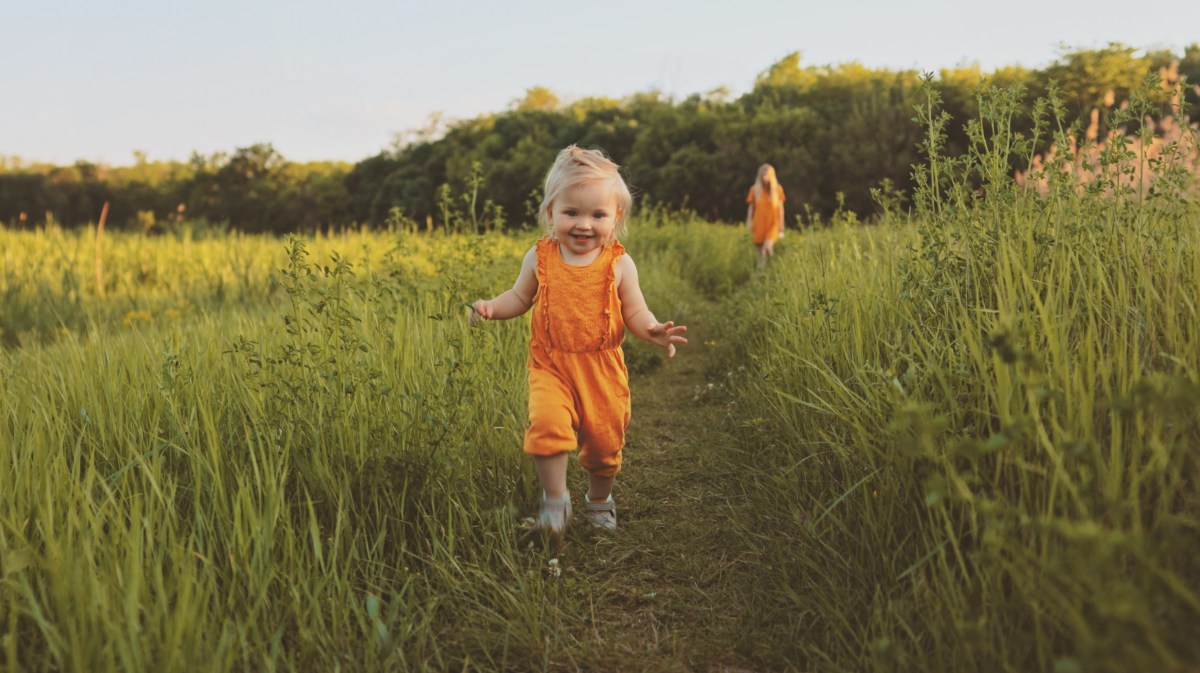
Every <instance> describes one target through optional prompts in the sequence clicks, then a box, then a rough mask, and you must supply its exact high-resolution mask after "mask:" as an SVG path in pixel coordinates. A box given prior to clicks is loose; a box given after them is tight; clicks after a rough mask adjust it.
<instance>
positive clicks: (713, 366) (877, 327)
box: [0, 92, 1200, 673]
mask: <svg viewBox="0 0 1200 673" xmlns="http://www.w3.org/2000/svg"><path fill="white" fill-rule="evenodd" d="M1006 96H1008V97H1007V98H1006ZM1012 96H1015V94H1014V93H1012V92H1009V93H1007V94H1004V93H1003V92H1001V93H998V94H996V97H995V98H994V99H989V100H988V101H985V102H986V103H987V105H986V106H983V107H984V109H986V110H988V111H989V113H988V114H989V115H990V116H986V115H985V116H983V117H981V119H983V122H981V123H987V122H998V125H995V126H991V127H989V129H988V130H987V131H986V132H984V130H982V127H981V126H979V125H976V126H975V127H971V126H968V135H970V136H971V137H972V138H973V142H974V143H975V144H974V145H973V147H974V148H975V150H974V152H973V153H969V154H968V155H966V156H965V157H962V158H946V157H943V156H941V155H940V153H939V138H940V137H943V133H944V126H945V123H946V122H945V120H944V119H942V118H940V117H939V116H938V115H937V114H936V113H935V109H936V102H937V101H936V98H935V97H931V99H930V107H929V109H928V112H927V113H926V114H923V115H921V116H920V118H921V120H922V122H923V124H924V125H925V127H926V131H927V139H926V143H925V145H924V152H925V156H926V161H925V163H923V164H922V165H921V166H918V167H917V172H916V176H917V183H918V185H919V186H920V189H919V190H918V192H917V193H916V194H915V195H914V204H913V205H914V207H913V209H912V210H910V211H901V210H899V209H896V208H894V207H890V206H888V207H885V210H884V213H883V214H882V215H881V216H880V217H879V218H878V221H876V222H873V223H872V224H870V225H863V224H861V223H859V222H857V221H856V219H855V218H854V217H853V216H852V215H850V214H848V213H839V214H838V215H837V216H835V217H834V219H833V221H832V222H831V223H829V226H828V227H824V228H819V229H811V230H808V231H804V232H801V231H796V230H792V231H791V232H790V233H789V234H788V235H787V237H786V238H785V239H784V240H783V241H782V243H781V246H780V253H779V255H778V256H777V258H776V260H775V262H774V263H773V264H772V266H771V267H770V268H769V269H768V270H767V271H765V272H755V271H754V270H753V267H754V265H753V260H752V250H751V248H750V246H749V243H748V242H747V241H746V239H745V235H744V233H743V232H742V231H741V229H740V228H739V227H734V226H728V225H721V224H712V223H706V222H702V221H699V220H698V219H696V218H694V217H691V216H688V215H686V214H676V215H669V214H664V213H661V212H656V211H647V212H644V213H642V214H641V215H640V216H639V217H638V218H637V219H635V220H634V221H633V222H632V223H631V226H630V229H631V234H630V236H629V238H628V240H627V241H626V246H627V248H628V249H629V251H630V253H631V255H632V256H633V257H634V259H635V260H636V262H637V264H638V266H639V269H640V272H641V277H642V285H643V287H644V288H645V289H646V291H647V299H648V301H649V303H650V305H651V306H652V307H653V308H654V310H655V312H656V313H657V314H658V315H659V316H660V317H666V316H670V317H672V318H674V319H676V320H678V321H679V322H682V323H684V324H687V325H689V326H690V327H691V328H692V330H693V331H692V335H693V343H692V344H689V346H688V347H687V348H685V349H684V350H683V351H682V352H681V354H680V356H679V357H678V358H677V359H676V360H674V361H671V362H666V361H664V359H663V358H662V356H661V355H660V354H659V353H657V352H655V351H653V350H652V349H650V348H649V347H646V346H645V345H644V344H629V348H628V352H627V359H628V361H629V364H630V369H631V371H632V373H633V392H634V414H635V422H634V423H635V424H634V426H633V427H632V428H631V438H630V448H629V451H628V454H629V461H630V462H629V465H628V468H627V474H623V475H622V477H621V478H619V479H618V490H617V497H618V499H619V501H620V502H622V503H625V505H623V507H624V509H623V510H622V516H623V520H622V529H621V531H620V532H619V533H618V534H617V535H616V536H605V535H600V534H596V533H594V532H591V531H588V530H585V529H584V527H583V526H576V528H574V529H572V531H571V534H570V536H569V538H568V542H567V545H566V547H565V549H562V550H558V551H552V550H549V549H547V548H545V547H544V546H543V545H541V544H540V541H539V540H537V539H536V538H535V537H531V536H529V535H528V534H527V532H526V529H525V527H524V523H523V519H524V518H525V517H527V516H530V515H531V514H532V513H533V512H534V511H535V508H536V500H537V497H538V488H537V484H536V480H535V478H534V475H533V471H532V469H531V468H530V466H529V465H528V464H527V462H526V460H525V459H524V457H523V456H522V455H521V453H520V449H519V447H520V438H521V433H522V430H523V427H524V422H525V408H524V395H525V391H524V385H525V379H524V369H523V365H524V361H525V349H526V348H527V346H526V343H527V327H526V325H525V321H524V320H517V321H511V322H508V323H492V324H487V325H485V326H483V327H481V328H477V329H471V328H470V327H468V325H467V322H466V319H465V317H466V316H465V313H466V309H465V305H466V303H467V302H469V301H471V300H472V299H475V298H478V297H482V296H491V295H493V294H495V293H496V292H497V291H498V290H499V289H502V288H504V287H506V286H507V285H508V284H510V283H511V282H512V278H513V277H514V274H515V272H516V269H517V267H518V265H519V260H520V257H521V255H522V254H523V253H524V251H525V250H527V249H528V247H529V245H530V244H531V243H532V242H533V240H535V239H536V237H537V235H538V234H537V232H535V231H532V230H524V231H517V232H511V233H488V234H482V235H479V234H452V235H451V234H445V233H436V232H435V233H425V232H419V233H418V232H415V231H413V230H412V229H410V228H403V227H401V228H397V229H393V230H390V231H349V232H343V233H336V234H329V235H320V236H317V237H314V238H311V239H307V240H306V239H300V238H294V237H292V238H287V239H279V238H272V237H263V236H246V235H238V234H220V235H214V236H209V237H192V236H188V235H186V234H184V235H171V236H159V237H145V236H142V235H140V234H132V233H120V234H114V233H111V232H109V233H105V235H104V239H103V241H102V243H101V245H102V248H101V250H102V252H101V256H102V263H101V271H100V273H99V274H97V270H96V232H95V231H94V230H88V229H83V230H74V231H65V230H61V229H56V228H45V229H40V230H37V231H32V232H17V231H8V230H0V250H2V252H0V257H2V258H3V266H2V268H0V311H2V313H0V316H2V318H3V325H2V327H3V329H4V332H3V335H0V339H3V343H4V347H3V350H0V400H2V404H0V410H2V411H0V414H2V415H0V419H2V420H0V456H2V457H3V459H0V625H2V626H0V629H2V630H3V634H4V635H3V638H2V641H0V650H2V651H0V662H3V667H4V668H5V669H6V670H11V671H43V670H47V671H48V670H71V671H142V670H213V671H228V670H256V671H257V670H481V671H490V670H515V671H525V670H552V671H557V670H705V671H708V670H736V671H758V670H823V671H843V670H855V671H909V670H928V671H967V670H975V671H1030V670H1044V671H1055V672H1056V673H1072V672H1074V671H1114V672H1116V671H1141V670H1146V671H1189V670H1194V667H1195V665H1196V662H1197V661H1200V565H1198V564H1197V563H1196V559H1197V558H1200V530H1198V528H1200V488H1198V486H1197V484H1200V452H1198V450H1197V449H1198V447H1200V419H1198V415H1197V413H1196V409H1197V407H1198V406H1200V314H1198V307H1197V303H1198V299H1197V298H1198V297H1200V253H1198V250H1200V226H1198V225H1200V208H1198V207H1197V204H1196V202H1195V200H1194V192H1189V191H1188V189H1189V187H1188V185H1187V184H1186V183H1184V182H1182V181H1179V180H1176V177H1177V175H1176V174H1175V173H1172V172H1171V171H1169V170H1163V171H1160V173H1158V175H1160V176H1162V177H1161V178H1155V179H1152V180H1150V181H1149V182H1148V187H1149V188H1151V189H1152V190H1153V191H1152V192H1151V195H1147V193H1145V192H1142V191H1139V190H1140V189H1141V188H1140V187H1139V186H1138V185H1140V184H1141V183H1137V184H1134V183H1132V182H1130V181H1127V180H1125V181H1123V180H1122V179H1121V176H1127V175H1128V173H1126V172H1125V171H1126V170H1127V169H1129V168H1130V167H1133V169H1134V170H1136V167H1137V165H1138V163H1139V158H1138V157H1137V156H1129V155H1128V154H1123V153H1121V152H1119V151H1114V152H1111V153H1109V154H1107V155H1105V157H1104V158H1103V161H1104V162H1106V163H1104V165H1103V167H1104V168H1105V169H1107V170H1100V171H1089V174H1088V175H1089V177H1088V182H1087V183H1086V184H1080V183H1079V181H1077V180H1076V178H1075V176H1074V175H1073V174H1072V172H1071V170H1070V166H1069V165H1065V164H1064V163H1063V162H1064V161H1066V160H1065V159H1064V157H1066V156H1067V154H1068V153H1067V152H1066V151H1065V150H1064V151H1063V152H1062V153H1061V154H1060V155H1059V159H1058V162H1059V163H1057V164H1056V163H1054V162H1053V161H1051V162H1048V164H1047V166H1046V168H1045V171H1046V172H1045V174H1043V175H1041V176H1039V177H1040V179H1041V182H1040V183H1039V184H1043V185H1044V186H1045V189H1043V190H1034V189H1027V188H1024V187H1022V186H1020V185H1018V184H1016V182H1015V181H1014V180H1013V179H1012V177H1011V175H1009V173H1008V171H1007V170H1006V167H1007V166H1008V165H1009V164H1010V159H1011V154H1012V153H1014V152H1018V153H1019V152H1028V153H1032V151H1033V150H1032V147H1033V144H1032V143H1030V142H1028V139H1023V138H1018V137H1012V136H1005V133H1004V128H1005V127H1004V126H1003V124H1002V122H1003V118H1004V114H1005V111H1006V110H1011V109H1012V108H1011V107H1006V106H1008V105H1009V102H1011V100H1013V98H1012ZM972 129H973V130H974V131H976V133H975V135H971V132H972ZM1035 130H1041V131H1044V132H1045V133H1047V134H1051V135H1054V137H1055V142H1056V143H1061V144H1062V145H1063V146H1065V145H1066V143H1067V134H1066V133H1064V132H1062V131H1059V132H1057V133H1055V131H1054V130H1053V127H1052V126H1035ZM1113 142H1114V143H1118V142H1119V141H1118V140H1114V141H1113ZM1114 146H1115V145H1114ZM1169 160H1170V156H1169V155H1168V156H1167V157H1166V159H1164V160H1163V161H1164V162H1167V163H1165V164H1164V166H1165V167H1166V168H1169V167H1170V166H1169V165H1168V164H1169ZM1142 163H1144V162H1142ZM891 205H893V206H894V204H891ZM885 206H886V204H885ZM689 358H691V360H690V361H689ZM639 409H645V410H646V411H645V412H641V416H639V413H640V412H639ZM643 456H644V457H645V458H642V457H643ZM639 461H640V462H639ZM572 478H573V479H574V480H576V481H577V480H578V470H576V471H575V472H574V473H573V477H572ZM578 485H579V484H578V483H576V486H578ZM576 492H577V493H579V492H582V491H581V490H576Z"/></svg>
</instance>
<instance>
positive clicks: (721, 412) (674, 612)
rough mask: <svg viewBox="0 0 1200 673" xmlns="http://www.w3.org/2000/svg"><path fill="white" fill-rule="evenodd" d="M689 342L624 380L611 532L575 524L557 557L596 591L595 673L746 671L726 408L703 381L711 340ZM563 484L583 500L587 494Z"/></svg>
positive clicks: (742, 574)
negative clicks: (627, 386) (626, 392)
mask: <svg viewBox="0 0 1200 673" xmlns="http://www.w3.org/2000/svg"><path fill="white" fill-rule="evenodd" d="M695 308H701V307H699V306H697V307H695ZM703 308H705V309H711V307H709V306H704V307H703ZM690 313H692V314H693V315H712V313H713V311H711V310H700V311H697V310H693V311H691V312H690ZM688 338H689V343H688V345H687V346H684V347H683V348H682V349H681V351H680V353H679V355H677V356H676V358H675V359H673V360H670V361H668V362H666V363H665V364H664V365H663V366H661V367H659V368H657V369H655V370H654V371H651V372H649V373H646V374H642V375H635V376H633V377H632V381H631V387H632V394H633V420H632V422H631V424H630V428H629V433H628V438H627V448H626V450H625V462H624V467H623V470H622V472H621V475H620V476H619V477H618V478H617V485H616V489H615V497H616V500H617V507H618V515H619V518H620V530H619V531H618V532H617V534H616V535H611V534H606V533H602V532H599V531H595V530H592V529H591V527H590V526H588V525H587V523H586V521H584V520H583V518H582V517H580V516H578V515H577V516H576V520H575V527H574V530H573V531H572V535H571V536H570V537H569V539H568V545H567V546H566V547H565V548H564V549H563V556H564V559H563V561H564V562H565V565H566V567H567V568H568V569H569V570H568V571H569V572H573V573H577V574H578V575H579V577H580V579H584V578H586V580H585V581H587V582H589V583H592V585H593V586H594V587H597V589H596V590H595V595H596V596H597V599H598V600H597V605H596V609H595V611H594V615H593V616H591V617H590V619H589V621H590V622H591V623H590V627H591V630H592V631H593V633H592V634H591V636H590V638H589V640H590V641H591V643H592V644H593V645H594V646H595V649H594V650H593V652H592V654H591V656H588V657H587V658H588V660H590V661H591V662H593V663H595V664H602V665H598V666H596V670H609V671H622V670H689V671H691V670H694V671H722V672H727V673H745V672H748V671H750V670H752V669H751V668H750V667H749V666H747V665H746V664H745V663H744V662H743V661H742V660H741V659H740V658H739V657H738V656H736V654H735V648H736V647H737V646H738V643H739V642H741V641H742V638H743V637H744V636H746V635H749V634H740V633H739V632H738V630H739V623H740V622H741V619H742V617H743V611H744V610H746V609H748V606H747V605H746V604H745V602H744V600H743V599H742V594H743V593H744V592H741V591H739V590H738V587H739V586H744V583H745V582H747V581H752V573H753V571H754V567H755V564H754V559H753V558H752V557H751V556H750V554H749V553H748V552H747V551H746V550H745V548H744V547H745V545H744V543H742V542H741V541H740V540H739V539H738V538H737V537H736V536H735V535H734V534H732V533H731V532H730V531H729V526H727V525H725V524H726V523H727V522H728V521H729V520H730V519H731V517H738V516H740V504H739V502H738V500H737V498H736V496H735V494H733V493H731V492H730V489H731V487H732V486H733V484H732V482H731V480H729V479H727V478H726V476H727V475H728V473H729V470H730V469H731V468H730V466H729V465H728V464H727V463H726V461H725V459H726V457H727V455H726V454H723V453H722V447H723V446H728V445H729V443H730V440H729V438H728V436H727V434H726V430H725V429H723V427H727V426H728V425H729V424H728V422H727V421H726V420H725V417H726V409H725V407H724V406H723V405H721V404H717V403H714V402H713V401H712V400H711V398H712V395H711V394H710V393H709V392H708V387H707V383H708V381H707V380H706V379H705V370H706V368H707V365H708V360H709V348H710V347H709V346H708V345H707V342H710V341H711V340H712V339H713V338H714V335H713V334H712V330H711V328H707V329H706V327H705V326H704V325H703V324H698V325H695V326H692V325H689V331H688ZM572 474H573V475H575V476H576V477H578V480H577V481H575V482H573V483H572V490H573V491H574V492H576V493H579V494H581V495H582V493H583V492H584V491H585V489H586V484H585V483H584V482H583V479H582V478H581V477H580V476H579V475H580V472H579V471H578V470H575V469H573V470H572ZM578 499H581V498H577V500H578ZM587 649H592V648H590V647H589V648H587ZM585 656H586V655H585ZM598 659H599V660H598ZM585 667H588V668H590V666H585Z"/></svg>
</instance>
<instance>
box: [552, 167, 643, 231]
mask: <svg viewBox="0 0 1200 673" xmlns="http://www.w3.org/2000/svg"><path fill="white" fill-rule="evenodd" d="M584 182H607V183H608V184H609V186H610V187H611V188H612V191H613V195H614V196H616V198H617V219H616V223H615V225H616V226H615V227H614V228H613V233H614V234H615V235H616V236H617V237H618V238H619V237H621V236H624V235H625V234H626V227H625V222H626V220H627V219H628V218H629V209H630V208H631V207H632V206H633V195H632V194H630V193H629V186H628V185H626V184H625V180H624V179H623V178H622V177H621V167H620V166H618V165H617V164H616V163H614V162H613V160H612V159H609V158H608V157H607V156H605V155H604V152H603V151H602V150H598V149H595V150H585V149H583V148H581V147H579V146H577V145H571V146H570V147H567V148H566V149H564V150H563V151H561V152H559V153H558V157H557V158H555V159H554V165H553V166H551V167H550V170H549V171H548V172H547V173H546V186H545V192H544V193H545V195H544V196H543V197H542V204H541V205H540V206H539V207H538V222H540V223H541V224H542V227H544V228H545V229H546V233H548V234H553V233H554V232H553V226H552V225H551V223H550V216H549V215H548V214H547V213H548V211H549V210H550V208H551V207H552V206H553V205H554V200H555V199H557V198H558V197H559V195H561V194H562V193H563V191H564V190H567V189H570V188H571V187H574V186H575V185H578V184H581V183H584Z"/></svg>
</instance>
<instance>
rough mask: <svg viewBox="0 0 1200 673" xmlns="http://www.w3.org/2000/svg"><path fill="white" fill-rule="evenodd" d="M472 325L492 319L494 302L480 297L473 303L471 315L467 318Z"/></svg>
mask: <svg viewBox="0 0 1200 673" xmlns="http://www.w3.org/2000/svg"><path fill="white" fill-rule="evenodd" d="M467 319H468V320H469V321H470V323H471V327H475V326H476V325H478V324H479V323H480V322H481V321H483V320H491V319H492V302H490V301H488V300H486V299H480V300H479V301H476V302H475V303H474V304H471V315H470V316H469V317H468V318H467Z"/></svg>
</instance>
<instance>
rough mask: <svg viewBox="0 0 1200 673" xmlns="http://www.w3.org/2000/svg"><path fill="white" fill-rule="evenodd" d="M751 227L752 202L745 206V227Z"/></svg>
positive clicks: (752, 221) (748, 228) (752, 226)
mask: <svg viewBox="0 0 1200 673" xmlns="http://www.w3.org/2000/svg"><path fill="white" fill-rule="evenodd" d="M753 228H754V204H753V203H751V204H750V205H748V206H746V229H747V230H750V229H753Z"/></svg>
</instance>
